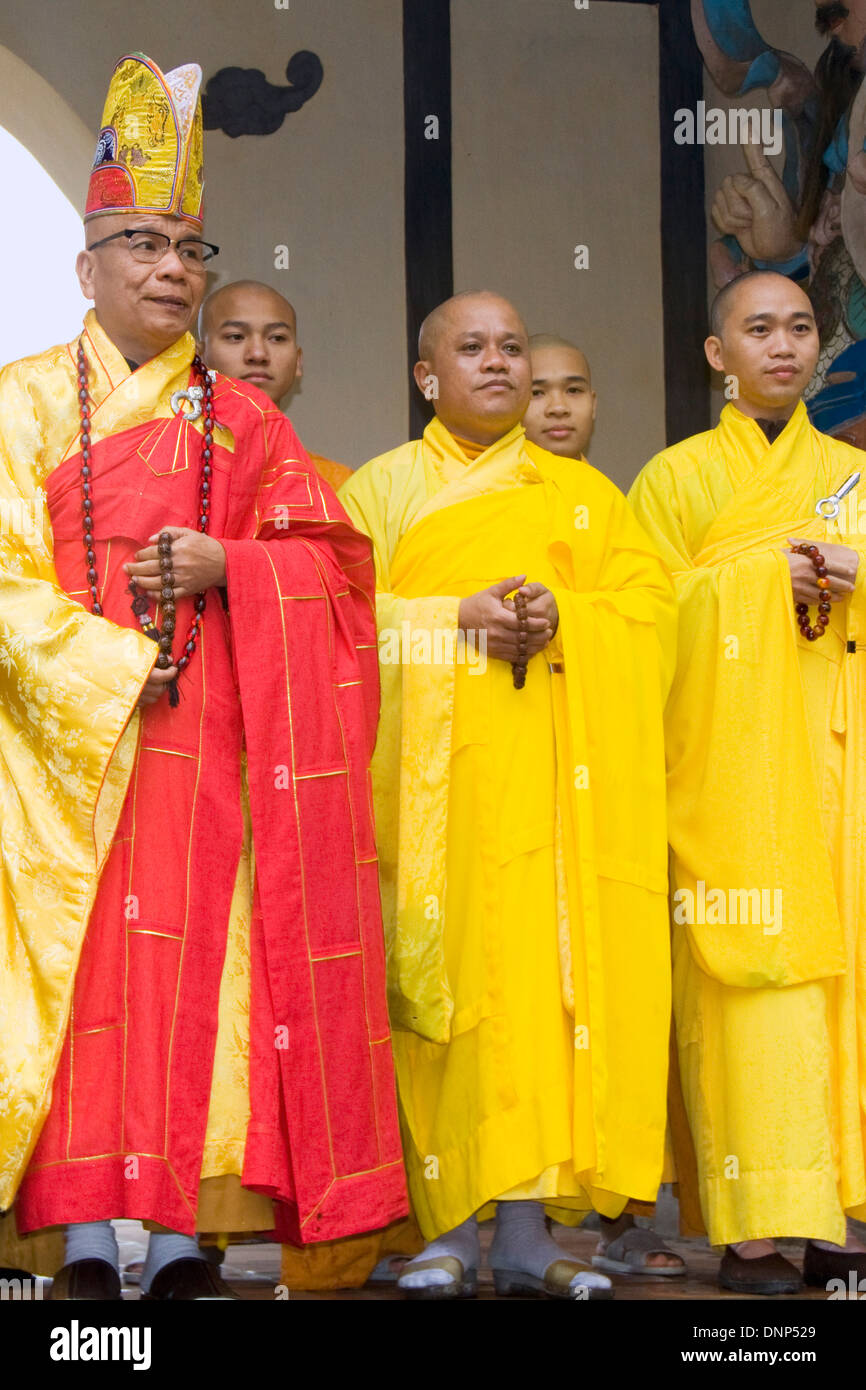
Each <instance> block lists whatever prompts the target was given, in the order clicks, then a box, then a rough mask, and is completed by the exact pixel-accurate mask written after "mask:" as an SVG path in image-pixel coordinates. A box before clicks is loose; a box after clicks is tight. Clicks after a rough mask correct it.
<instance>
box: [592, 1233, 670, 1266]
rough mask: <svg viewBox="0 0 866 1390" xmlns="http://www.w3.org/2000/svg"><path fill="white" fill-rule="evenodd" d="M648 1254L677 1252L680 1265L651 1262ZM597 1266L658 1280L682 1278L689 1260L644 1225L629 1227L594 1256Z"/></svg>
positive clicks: (593, 1260) (594, 1264) (594, 1262)
mask: <svg viewBox="0 0 866 1390" xmlns="http://www.w3.org/2000/svg"><path fill="white" fill-rule="evenodd" d="M648 1255H675V1256H676V1258H677V1259H678V1260H679V1261H680V1263H679V1265H647V1263H646V1259H647V1256H648ZM592 1263H593V1266H594V1267H595V1268H596V1269H603V1270H604V1272H605V1273H606V1274H640V1275H643V1276H644V1277H649V1278H658V1279H682V1277H683V1276H684V1275H685V1274H686V1272H687V1271H686V1265H685V1261H684V1260H683V1259H682V1258H681V1257H680V1256H679V1255H677V1252H676V1251H675V1250H671V1249H670V1247H669V1246H667V1245H665V1243H664V1241H663V1240H662V1238H661V1237H660V1236H657V1235H656V1233H655V1231H647V1230H644V1228H643V1227H642V1226H629V1228H628V1230H626V1231H623V1233H622V1235H620V1236H616V1237H615V1239H614V1240H612V1241H609V1243H608V1244H607V1246H606V1247H605V1250H604V1254H603V1255H593V1257H592Z"/></svg>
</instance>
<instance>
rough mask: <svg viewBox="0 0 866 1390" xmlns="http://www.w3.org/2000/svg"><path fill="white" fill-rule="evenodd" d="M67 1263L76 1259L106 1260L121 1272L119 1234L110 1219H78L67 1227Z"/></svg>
mask: <svg viewBox="0 0 866 1390" xmlns="http://www.w3.org/2000/svg"><path fill="white" fill-rule="evenodd" d="M65 1234H66V1264H68V1265H71V1264H72V1263H73V1261H75V1260H105V1263H106V1264H109V1265H111V1267H112V1269H116V1270H117V1271H118V1273H120V1255H119V1253H118V1249H117V1236H116V1235H115V1234H114V1227H113V1226H112V1224H111V1222H110V1221H76V1222H75V1223H74V1225H71V1226H67V1227H66V1233H65Z"/></svg>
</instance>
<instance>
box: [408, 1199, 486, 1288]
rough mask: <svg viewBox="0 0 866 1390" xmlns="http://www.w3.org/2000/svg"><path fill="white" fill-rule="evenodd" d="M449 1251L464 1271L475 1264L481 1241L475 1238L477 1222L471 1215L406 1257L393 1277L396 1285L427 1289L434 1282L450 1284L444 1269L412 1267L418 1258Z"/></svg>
mask: <svg viewBox="0 0 866 1390" xmlns="http://www.w3.org/2000/svg"><path fill="white" fill-rule="evenodd" d="M449 1255H450V1256H451V1257H452V1258H454V1259H455V1260H459V1261H460V1263H461V1264H462V1266H463V1272H464V1274H468V1273H469V1271H470V1270H471V1269H477V1268H478V1262H479V1260H480V1259H481V1243H480V1241H479V1239H478V1222H477V1221H476V1219H475V1216H474V1215H473V1216H470V1217H467V1219H466V1220H465V1221H463V1222H461V1224H460V1225H459V1226H455V1227H454V1230H453V1231H446V1232H445V1234H444V1235H441V1236H437V1237H436V1239H435V1240H433V1241H431V1242H430V1244H429V1245H428V1246H427V1247H426V1248H425V1249H424V1250H422V1251H421V1254H420V1255H416V1256H415V1258H414V1259H413V1260H410V1261H409V1263H408V1264H407V1266H406V1268H405V1269H404V1271H403V1273H402V1274H401V1275H400V1278H399V1279H398V1280H397V1285H398V1287H399V1288H401V1289H429V1288H433V1287H434V1285H436V1284H450V1283H451V1276H450V1275H449V1274H447V1273H446V1272H445V1270H444V1269H419V1270H416V1271H414V1272H413V1270H412V1266H413V1265H414V1264H416V1263H420V1262H421V1261H422V1260H442V1259H445V1258H446V1257H447V1256H449Z"/></svg>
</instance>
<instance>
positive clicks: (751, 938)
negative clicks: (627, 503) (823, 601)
mask: <svg viewBox="0 0 866 1390" xmlns="http://www.w3.org/2000/svg"><path fill="white" fill-rule="evenodd" d="M862 466H863V455H862V453H860V452H859V451H858V450H856V449H852V448H850V447H849V446H848V445H847V444H842V443H840V442H839V441H837V440H834V439H830V438H829V437H828V436H827V435H823V434H819V433H818V432H817V431H816V430H814V429H813V428H812V426H811V425H810V423H809V419H808V415H807V413H806V409H805V407H804V406H803V405H802V404H800V405H798V407H797V409H796V411H795V412H794V414H793V416H792V417H791V420H790V421H789V422H788V424H787V426H786V428H785V429H784V431H783V432H782V434H781V435H780V436H779V437H778V439H777V440H776V442H775V443H774V444H773V445H772V446H771V445H770V444H769V443H768V441H767V439H766V437H765V435H764V433H763V431H762V430H761V427H760V426H759V425H758V424H757V423H756V422H755V421H753V420H750V419H748V418H747V417H746V416H744V415H742V414H740V412H739V411H738V410H736V409H735V407H734V406H732V405H728V406H726V407H725V409H724V410H723V412H722V416H721V419H720V422H719V425H718V427H717V429H715V430H711V431H709V432H708V433H706V434H701V435H697V436H695V437H694V438H692V439H687V440H685V441H684V442H683V443H681V444H678V445H676V446H675V447H674V448H671V449H668V450H667V451H666V452H665V453H663V454H660V455H658V456H657V457H656V458H654V459H653V460H652V461H651V462H650V463H648V464H647V466H646V468H644V470H643V471H642V473H641V474H640V476H639V477H638V479H637V481H636V483H635V485H634V488H633V490H632V493H631V502H632V505H633V506H634V509H635V511H636V513H637V516H638V518H639V520H640V521H641V522H642V523H643V525H644V527H645V528H646V530H647V531H648V532H649V534H650V535H651V536H652V538H653V539H654V540H655V542H656V544H657V546H658V547H659V549H660V551H661V553H662V555H663V557H664V559H665V560H666V561H667V564H668V567H669V568H670V569H671V571H672V572H673V573H674V575H675V579H676V584H677V591H678V595H679V603H680V636H679V655H678V666H677V673H676V676H675V679H674V683H673V686H672V690H671V696H670V701H669V704H668V709H667V739H668V767H669V773H668V789H669V797H668V817H669V827H670V839H671V847H672V864H673V868H672V888H673V889H674V890H675V897H674V912H673V915H674V939H673V955H674V1010H675V1015H676V1023H677V1033H678V1045H679V1061H680V1071H681V1075H682V1085H683V1093H684V1099H685V1103H686V1110H687V1112H688V1116H689V1122H690V1125H691V1130H692V1135H693V1138H694V1146H695V1151H696V1157H697V1167H698V1180H699V1185H700V1195H701V1205H702V1208H703V1213H704V1219H705V1221H706V1223H707V1228H708V1230H709V1234H710V1239H711V1240H712V1241H713V1242H714V1243H717V1244H722V1243H725V1242H731V1243H733V1242H736V1241H740V1240H746V1239H752V1238H758V1237H763V1236H767V1237H772V1236H809V1237H812V1238H815V1239H823V1240H831V1241H836V1242H842V1241H844V1238H845V1223H844V1217H843V1213H844V1212H846V1211H847V1212H850V1213H852V1214H854V1215H859V1216H863V1215H864V1214H866V1207H864V1204H866V1164H864V1102H863V1095H864V1080H866V1029H864V1026H863V1024H864V1020H863V1017H862V1014H861V1018H860V1025H859V1028H858V1021H857V996H858V994H859V997H860V1001H861V1002H860V1009H861V1011H862V1009H863V1002H862V1001H863V999H864V998H866V960H864V934H863V927H862V925H861V922H860V918H861V917H862V903H863V895H864V887H866V877H864V874H866V863H864V853H863V833H862V825H863V817H864V813H866V787H864V782H863V758H864V754H866V743H864V732H866V730H864V720H866V705H864V690H863V677H862V671H863V660H864V656H863V652H864V651H866V587H864V586H866V564H864V563H863V558H862V557H866V544H864V537H863V536H862V535H860V534H859V533H858V528H857V502H856V500H853V499H856V497H857V493H855V494H853V499H852V501H851V505H850V507H846V506H844V504H843V512H842V514H841V516H840V518H839V521H838V522H832V523H828V522H824V521H821V520H819V519H818V518H817V517H816V515H815V504H816V502H817V501H818V500H819V499H820V498H821V497H824V496H827V495H828V494H829V493H830V492H831V491H834V490H835V489H836V488H837V487H838V486H839V485H840V484H841V483H842V482H843V481H844V479H845V478H846V477H847V476H848V475H849V474H850V473H852V472H853V471H855V470H859V469H860V468H862ZM860 491H861V492H862V485H861V489H860ZM861 505H862V503H861ZM788 536H794V537H804V538H805V537H811V538H812V539H813V540H815V541H816V542H817V543H818V544H819V545H820V544H821V543H822V542H823V541H825V540H827V541H832V542H835V543H837V544H841V545H848V546H852V547H854V548H855V549H857V550H858V551H859V552H860V555H861V564H860V566H859V571H858V575H857V582H856V585H855V591H854V594H853V595H852V596H851V598H850V599H849V600H846V601H845V602H843V603H839V604H834V606H833V614H832V620H831V626H830V628H829V629H828V632H827V634H826V635H825V636H824V637H823V638H822V639H821V640H820V641H818V642H814V643H809V642H807V641H805V640H804V639H803V638H802V637H801V636H800V634H799V631H798V629H797V627H796V621H795V614H794V601H793V598H792V591H791V581H790V570H789V566H788V561H787V559H786V556H785V550H786V549H787V546H786V538H787V537H788ZM813 615H814V610H813ZM851 643H853V644H854V645H855V647H856V650H854V651H850V650H849V649H848V646H849V644H851ZM760 890H764V896H763V898H761V897H760ZM759 899H760V902H759ZM689 918H694V919H695V920H694V921H691V922H690V921H689ZM702 919H703V920H702Z"/></svg>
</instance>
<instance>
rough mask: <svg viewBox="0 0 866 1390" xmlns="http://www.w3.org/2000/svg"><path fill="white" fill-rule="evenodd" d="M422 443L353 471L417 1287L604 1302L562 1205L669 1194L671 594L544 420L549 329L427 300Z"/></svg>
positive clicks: (479, 304) (464, 301)
mask: <svg viewBox="0 0 866 1390" xmlns="http://www.w3.org/2000/svg"><path fill="white" fill-rule="evenodd" d="M415 381H416V382H417V384H418V387H419V389H420V390H422V391H423V392H424V394H425V396H427V398H428V399H430V400H432V402H433V405H434V408H435V418H434V419H433V420H432V421H431V423H430V424H429V425H428V426H427V428H426V430H425V431H424V435H423V438H422V439H419V440H413V441H412V442H410V443H409V444H404V445H403V446H401V447H400V448H398V449H394V450H393V451H392V452H391V453H388V454H384V455H383V456H382V457H380V458H377V459H373V460H372V462H370V463H368V464H366V465H365V466H364V467H363V468H361V469H359V471H358V472H357V473H356V474H355V475H354V476H353V478H351V479H350V481H349V482H348V483H347V484H346V485H345V486H344V487H343V488H342V489H341V492H340V500H341V501H342V502H343V505H344V506H345V508H346V511H347V512H348V514H349V516H350V517H351V518H352V520H353V521H354V522H355V524H356V525H357V526H358V527H359V529H361V530H363V531H366V532H367V534H368V535H369V536H370V537H371V539H372V541H373V549H374V557H375V562H376V572H377V595H376V618H377V626H378V644H379V660H380V670H381V678H382V714H381V721H380V726H379V736H378V742H377V747H376V758H375V762H374V767H373V790H374V798H375V806H376V821H377V840H378V849H379V863H380V882H381V886H382V894H383V905H384V913H385V923H386V938H387V953H388V958H389V962H390V978H389V1006H390V1015H391V1023H392V1029H393V1030H394V1034H395V1037H396V1053H395V1055H396V1062H397V1070H398V1078H399V1095H400V1104H401V1107H402V1120H403V1136H404V1153H405V1159H406V1166H407V1172H408V1176H409V1183H410V1189H411V1196H412V1203H413V1208H414V1214H415V1217H416V1219H417V1222H418V1224H419V1226H420V1229H421V1231H422V1232H423V1236H424V1238H425V1240H426V1241H427V1242H428V1244H427V1247H426V1249H425V1250H424V1251H423V1252H422V1253H421V1254H420V1255H419V1256H418V1257H417V1258H415V1259H413V1260H412V1261H411V1262H409V1263H408V1264H407V1265H406V1266H405V1268H404V1270H403V1272H402V1274H401V1275H400V1277H399V1281H398V1282H399V1286H400V1287H401V1289H403V1290H404V1291H405V1292H406V1293H407V1294H408V1295H409V1296H410V1297H416V1298H438V1299H444V1298H456V1297H468V1296H472V1295H473V1294H474V1293H475V1292H476V1288H477V1277H478V1266H479V1261H480V1251H479V1240H478V1218H479V1216H480V1217H481V1218H482V1219H483V1218H486V1217H488V1216H492V1215H493V1214H495V1216H496V1234H495V1238H494V1241H493V1246H492V1249H491V1252H490V1265H491V1268H492V1274H493V1280H494V1285H495V1288H496V1291H497V1293H500V1294H509V1293H518V1294H524V1293H526V1292H530V1293H538V1294H542V1295H547V1296H549V1297H555V1298H564V1299H585V1298H597V1297H610V1296H611V1294H612V1284H611V1281H610V1279H609V1278H608V1277H607V1276H606V1275H604V1274H600V1273H598V1272H596V1271H594V1270H592V1269H591V1268H589V1267H588V1266H587V1264H585V1263H584V1262H582V1261H580V1260H578V1259H576V1258H574V1256H573V1254H572V1253H570V1252H567V1251H566V1250H565V1249H564V1248H563V1247H561V1246H560V1245H558V1244H557V1242H556V1241H555V1240H553V1238H552V1237H551V1236H550V1235H549V1234H548V1231H547V1228H546V1226H545V1211H546V1212H547V1213H548V1214H550V1215H553V1216H555V1217H556V1218H557V1219H558V1220H560V1221H562V1222H565V1223H566V1224H576V1223H578V1222H579V1221H580V1219H581V1216H582V1214H583V1213H585V1212H586V1211H587V1210H589V1209H590V1208H592V1207H595V1208H597V1209H598V1210H599V1211H601V1212H604V1213H605V1214H607V1215H610V1216H617V1215H618V1214H619V1213H620V1212H621V1211H622V1209H623V1207H624V1205H625V1202H626V1199H627V1197H629V1196H630V1195H631V1196H636V1197H639V1198H643V1199H645V1200H653V1199H654V1197H655V1194H656V1190H657V1187H658V1183H659V1179H660V1175H661V1168H662V1158H663V1141H664V1129H665V1085H666V1070H667V1033H668V1027H669V975H668V971H669V960H668V927H667V907H666V896H665V888H666V849H665V839H666V837H665V827H664V766H663V764H664V758H663V748H662V707H663V703H664V698H665V694H666V690H667V683H668V679H669V673H670V670H671V668H672V664H673V617H674V603H673V593H672V589H671V586H670V580H669V579H668V577H667V575H666V573H665V571H664V568H663V566H662V564H661V563H660V561H659V558H658V556H657V554H656V553H655V551H654V549H653V547H652V545H651V544H650V542H649V541H648V539H647V538H646V536H645V535H644V534H643V532H642V531H641V529H640V527H639V526H638V525H637V524H636V522H635V521H634V518H633V516H632V515H631V513H630V512H629V510H628V507H627V505H626V502H625V499H624V497H623V496H622V495H621V494H620V493H619V492H618V490H617V489H616V488H615V487H614V485H613V484H612V483H610V482H609V481H608V480H607V479H606V478H604V477H603V476H602V475H601V474H599V473H597V472H596V471H595V470H594V469H592V468H591V467H590V466H589V464H587V463H585V462H583V461H578V462H575V461H573V460H569V459H564V458H559V457H557V456H556V455H555V454H554V453H551V452H550V451H548V450H546V449H544V448H539V447H538V446H537V445H535V444H532V443H530V442H529V441H528V439H527V437H526V434H525V432H524V429H523V425H522V420H523V417H524V415H525V414H526V409H527V406H528V404H529V400H530V391H531V378H530V359H529V342H528V339H527V335H526V329H525V327H524V324H523V320H522V319H521V317H520V315H519V313H518V312H517V310H516V309H515V308H514V306H513V305H512V304H510V303H509V302H508V301H507V300H505V299H503V298H502V297H501V296H500V295H497V294H493V293H490V292H489V291H484V292H479V293H471V294H460V295H457V296H455V297H454V298H452V299H449V300H447V301H446V302H445V303H444V304H442V305H440V306H439V307H438V308H436V309H434V311H433V312H432V313H431V314H430V315H429V316H428V318H427V319H426V320H425V322H424V324H423V326H422V329H421V335H420V345H419V361H418V363H417V364H416V366H415Z"/></svg>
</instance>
